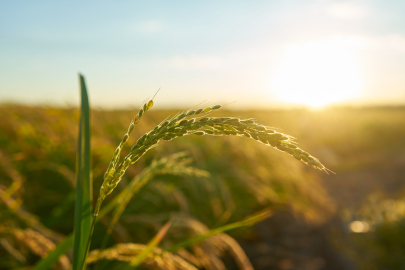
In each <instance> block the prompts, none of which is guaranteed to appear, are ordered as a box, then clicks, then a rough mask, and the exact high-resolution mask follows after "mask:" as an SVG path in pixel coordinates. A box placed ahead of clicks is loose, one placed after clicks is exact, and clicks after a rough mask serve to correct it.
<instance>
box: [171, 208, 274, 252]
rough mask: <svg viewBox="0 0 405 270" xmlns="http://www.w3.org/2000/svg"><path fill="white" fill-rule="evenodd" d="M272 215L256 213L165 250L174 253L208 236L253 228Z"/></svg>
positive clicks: (266, 211) (268, 212)
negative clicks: (243, 228) (242, 228)
mask: <svg viewBox="0 0 405 270" xmlns="http://www.w3.org/2000/svg"><path fill="white" fill-rule="evenodd" d="M272 214H273V212H272V211H271V210H268V209H266V210H263V211H260V212H258V213H256V214H254V215H252V216H249V217H247V218H245V219H244V220H242V221H237V222H234V223H231V224H227V225H224V226H221V227H218V228H215V229H212V230H210V231H208V232H206V233H203V234H201V235H198V236H196V237H193V238H190V239H187V240H185V241H183V242H181V243H179V244H177V245H174V246H171V247H169V248H168V249H166V251H169V252H174V251H176V250H178V249H180V248H186V247H189V246H191V245H193V244H196V243H199V242H201V241H202V240H204V239H206V238H208V237H210V236H213V235H216V234H219V233H223V232H226V231H229V230H233V229H237V228H241V227H249V226H253V225H255V224H256V223H259V222H261V221H263V220H265V219H267V218H269V217H270V216H271V215H272Z"/></svg>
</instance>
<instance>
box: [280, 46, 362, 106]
mask: <svg viewBox="0 0 405 270" xmlns="http://www.w3.org/2000/svg"><path fill="white" fill-rule="evenodd" d="M361 87H362V76H361V72H360V68H359V64H358V62H357V60H356V57H355V56H354V55H353V54H352V53H350V51H348V50H347V49H345V48H344V47H343V46H340V44H339V43H338V42H334V41H328V42H309V43H305V44H292V45H290V46H289V47H288V48H287V49H286V51H285V56H284V59H283V61H282V62H281V64H280V66H279V67H278V69H277V71H276V74H275V77H274V80H273V84H272V91H273V92H274V94H275V95H276V97H278V98H279V99H280V100H281V101H284V102H287V103H293V104H301V105H307V106H311V107H322V106H325V105H329V104H332V103H337V102H341V101H346V100H349V99H351V98H354V97H356V96H358V95H359V93H360V91H361Z"/></svg>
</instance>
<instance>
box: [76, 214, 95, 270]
mask: <svg viewBox="0 0 405 270" xmlns="http://www.w3.org/2000/svg"><path fill="white" fill-rule="evenodd" d="M96 219H97V216H96V215H93V218H92V220H91V227H90V234H89V237H88V238H87V244H86V253H85V254H84V257H83V262H82V266H81V267H80V269H81V270H84V269H85V268H86V265H87V263H86V261H87V255H88V254H89V249H90V244H91V237H92V235H93V231H94V226H95V225H96Z"/></svg>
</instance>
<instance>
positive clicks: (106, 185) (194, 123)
mask: <svg viewBox="0 0 405 270" xmlns="http://www.w3.org/2000/svg"><path fill="white" fill-rule="evenodd" d="M148 104H151V105H153V101H152V103H150V101H149V102H147V103H145V104H144V106H143V107H144V108H143V109H141V110H139V112H138V115H137V116H139V119H140V117H142V115H143V113H144V111H147V110H148V108H150V107H151V106H150V107H149V106H148ZM219 108H221V106H220V105H216V106H213V107H206V108H200V109H198V110H196V111H194V110H190V111H183V112H181V113H179V114H177V115H176V116H175V117H173V118H172V119H171V120H166V121H164V122H162V123H161V124H159V125H157V126H156V127H155V128H154V129H153V130H151V131H150V132H148V133H146V134H144V135H143V136H142V137H140V138H139V139H138V141H137V142H136V144H135V145H134V146H133V147H132V148H131V151H130V153H129V154H128V155H127V156H126V157H125V158H124V159H123V161H122V162H121V163H120V164H118V160H119V154H120V152H121V149H122V146H123V144H124V140H123V142H121V144H120V145H119V146H118V148H117V150H116V151H115V153H114V156H113V158H112V160H111V162H110V165H109V166H108V169H107V171H106V173H105V175H104V182H103V184H102V186H101V189H100V195H99V197H98V200H97V206H96V210H95V213H94V214H95V215H98V211H99V209H100V206H101V203H102V201H103V200H104V198H105V197H106V196H107V195H108V194H110V193H111V192H112V191H113V190H114V188H115V187H116V186H117V185H118V183H119V182H120V180H121V179H122V176H123V175H124V173H125V171H126V170H127V169H128V167H129V166H130V165H131V164H134V163H135V162H137V161H138V160H139V159H140V158H141V157H142V156H143V155H144V154H145V153H146V152H147V151H149V150H150V149H152V148H154V147H156V146H157V145H158V143H159V142H160V141H162V140H165V141H170V140H173V139H175V138H178V137H183V136H187V135H198V136H205V135H209V136H239V137H241V136H245V137H248V138H252V139H254V140H256V141H258V142H260V143H262V144H265V145H268V146H271V147H273V148H275V149H277V150H280V151H282V152H285V153H287V154H289V155H291V156H293V157H294V158H296V159H297V160H300V161H302V162H304V163H305V164H307V165H310V166H312V167H314V168H315V169H318V170H322V171H325V172H328V171H329V170H328V169H327V168H326V167H325V166H324V165H323V164H322V163H321V162H320V161H319V160H318V159H317V158H315V157H313V156H312V155H310V154H309V153H307V152H306V151H304V150H302V149H300V148H299V147H298V146H297V145H296V143H295V142H294V138H293V137H292V136H289V135H286V134H284V133H280V132H277V131H275V130H274V129H272V128H270V127H267V126H264V125H262V124H259V123H257V122H256V121H255V120H254V119H241V118H238V117H206V116H205V115H204V113H206V112H210V111H213V110H218V109H219ZM144 109H145V110H144ZM185 118H187V119H185ZM185 120H187V121H185ZM133 127H134V121H132V122H131V123H130V127H129V128H128V132H127V134H126V135H125V136H124V138H127V137H126V136H129V135H130V134H131V132H132V130H133ZM126 140H127V139H125V141H126Z"/></svg>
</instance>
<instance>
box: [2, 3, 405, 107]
mask: <svg viewBox="0 0 405 270" xmlns="http://www.w3.org/2000/svg"><path fill="white" fill-rule="evenodd" d="M0 3H1V9H0V100H1V101H12V102H23V103H35V104H44V103H47V104H56V105H65V104H73V105H74V104H76V103H77V102H78V90H77V88H78V87H77V72H82V73H83V74H84V75H85V76H86V79H87V83H88V87H89V90H90V97H91V102H92V104H93V105H94V106H102V107H120V106H137V105H139V104H140V103H141V102H142V101H143V100H144V99H145V98H147V97H148V96H151V95H152V94H153V93H154V92H155V91H156V90H157V89H158V88H159V87H161V88H162V91H161V92H160V93H159V95H158V97H157V100H156V101H157V102H158V104H161V106H162V107H165V106H188V105H194V104H196V103H199V102H200V101H203V100H209V101H211V102H214V103H216V102H226V103H227V102H232V101H234V100H236V101H237V103H236V104H237V106H242V107H253V106H255V107H268V106H281V105H283V104H288V103H289V100H288V98H287V100H286V99H285V98H284V100H282V99H280V95H279V93H278V92H280V91H282V90H280V89H281V88H278V89H277V87H275V86H274V83H273V81H274V80H275V78H276V77H277V76H278V75H277V74H279V72H278V71H279V70H280V66H282V65H283V63H284V62H285V58H286V57H287V56H288V52H289V48H291V46H292V44H293V45H294V44H295V45H297V44H298V46H301V47H302V48H308V46H309V47H310V46H311V45H308V44H313V43H314V42H316V43H317V44H323V45H321V48H325V49H326V51H329V52H330V54H331V55H333V54H334V52H335V51H334V50H336V48H338V47H339V48H338V49H337V50H338V52H340V53H342V52H343V53H344V55H350V57H352V58H353V59H352V60H353V61H355V63H357V64H356V65H358V68H357V70H358V75H356V76H359V78H360V77H361V89H359V94H358V95H356V96H353V97H350V98H347V99H343V102H351V103H354V104H360V103H361V104H363V103H373V104H374V103H403V101H405V75H404V74H405V16H403V14H405V1H400V0H397V1H394V0H390V1H382V0H380V1H377V0H371V1H362V0H359V1H328V0H324V1H319V0H318V1H303V0H301V1H290V0H284V1H80V2H79V1H1V2H0ZM317 46H318V45H317ZM318 47H319V46H318ZM318 47H316V48H318ZM301 52H302V54H305V53H306V52H307V51H305V50H302V51H301ZM308 52H310V53H312V54H314V56H311V57H312V58H313V59H314V61H311V60H309V62H314V63H315V64H316V63H323V62H322V61H318V60H319V59H317V57H318V56H317V55H316V52H314V50H309V51H308ZM336 52H337V51H336ZM286 55H287V56H286ZM311 57H310V58H309V59H312V58H311ZM283 61H284V62H283ZM297 61H298V60H297ZM302 61H304V60H302ZM305 61H308V59H307V60H305ZM333 61H338V59H335V58H331V60H330V63H331V64H330V65H331V66H330V67H328V66H327V64H325V63H323V64H322V65H326V66H324V67H321V68H325V69H328V68H333V66H334V64H333ZM353 61H349V62H348V64H347V65H349V64H350V63H352V62H353ZM314 63H308V65H306V63H298V64H299V65H302V66H303V69H306V68H305V67H308V70H307V71H306V72H310V71H311V68H314V69H313V73H314V72H315V73H316V72H317V70H319V68H320V67H319V66H318V67H314ZM353 63H354V62H353ZM291 65H295V64H294V62H292V63H291ZM311 65H312V66H311ZM319 65H321V64H319ZM339 65H341V69H340V70H339V69H338V70H334V71H333V72H335V74H337V75H336V76H337V77H336V78H335V79H336V80H340V78H341V79H342V80H346V79H345V77H344V74H345V73H342V74H341V75H339V74H340V73H339V72H341V70H342V69H345V63H344V62H339ZM350 65H352V64H350ZM285 70H287V71H285V72H287V73H286V74H284V77H283V78H285V77H291V80H294V78H295V77H297V76H296V75H297V74H295V73H291V74H289V73H288V70H289V68H288V67H287V68H285ZM295 72H298V71H295ZM304 74H306V73H304ZM308 74H309V73H308ZM356 74H357V73H356ZM289 75H291V76H289ZM338 75H339V76H340V77H339V76H338ZM308 76H311V74H309V75H308ZM284 80H287V79H284ZM333 80H334V78H332V79H331V82H330V83H331V84H333ZM359 80H360V79H359ZM281 84H283V81H281ZM287 84H288V82H287ZM288 85H290V84H288ZM321 86H322V87H323V88H322V89H325V93H328V91H338V90H332V89H334V88H333V87H332V85H330V87H329V85H328V84H327V83H325V84H324V85H321ZM347 86H348V87H349V86H350V84H349V82H348V84H347ZM291 87H292V86H291ZM294 87H295V88H297V90H296V91H300V89H299V88H300V82H297V84H295V85H294ZM342 87H345V85H343V86H342ZM304 89H311V85H309V86H308V87H302V89H301V92H302V91H304ZM305 91H307V90H305ZM308 91H310V90H308ZM292 94H293V95H294V92H292ZM308 95H311V93H308ZM303 104H305V101H304V102H303Z"/></svg>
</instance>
